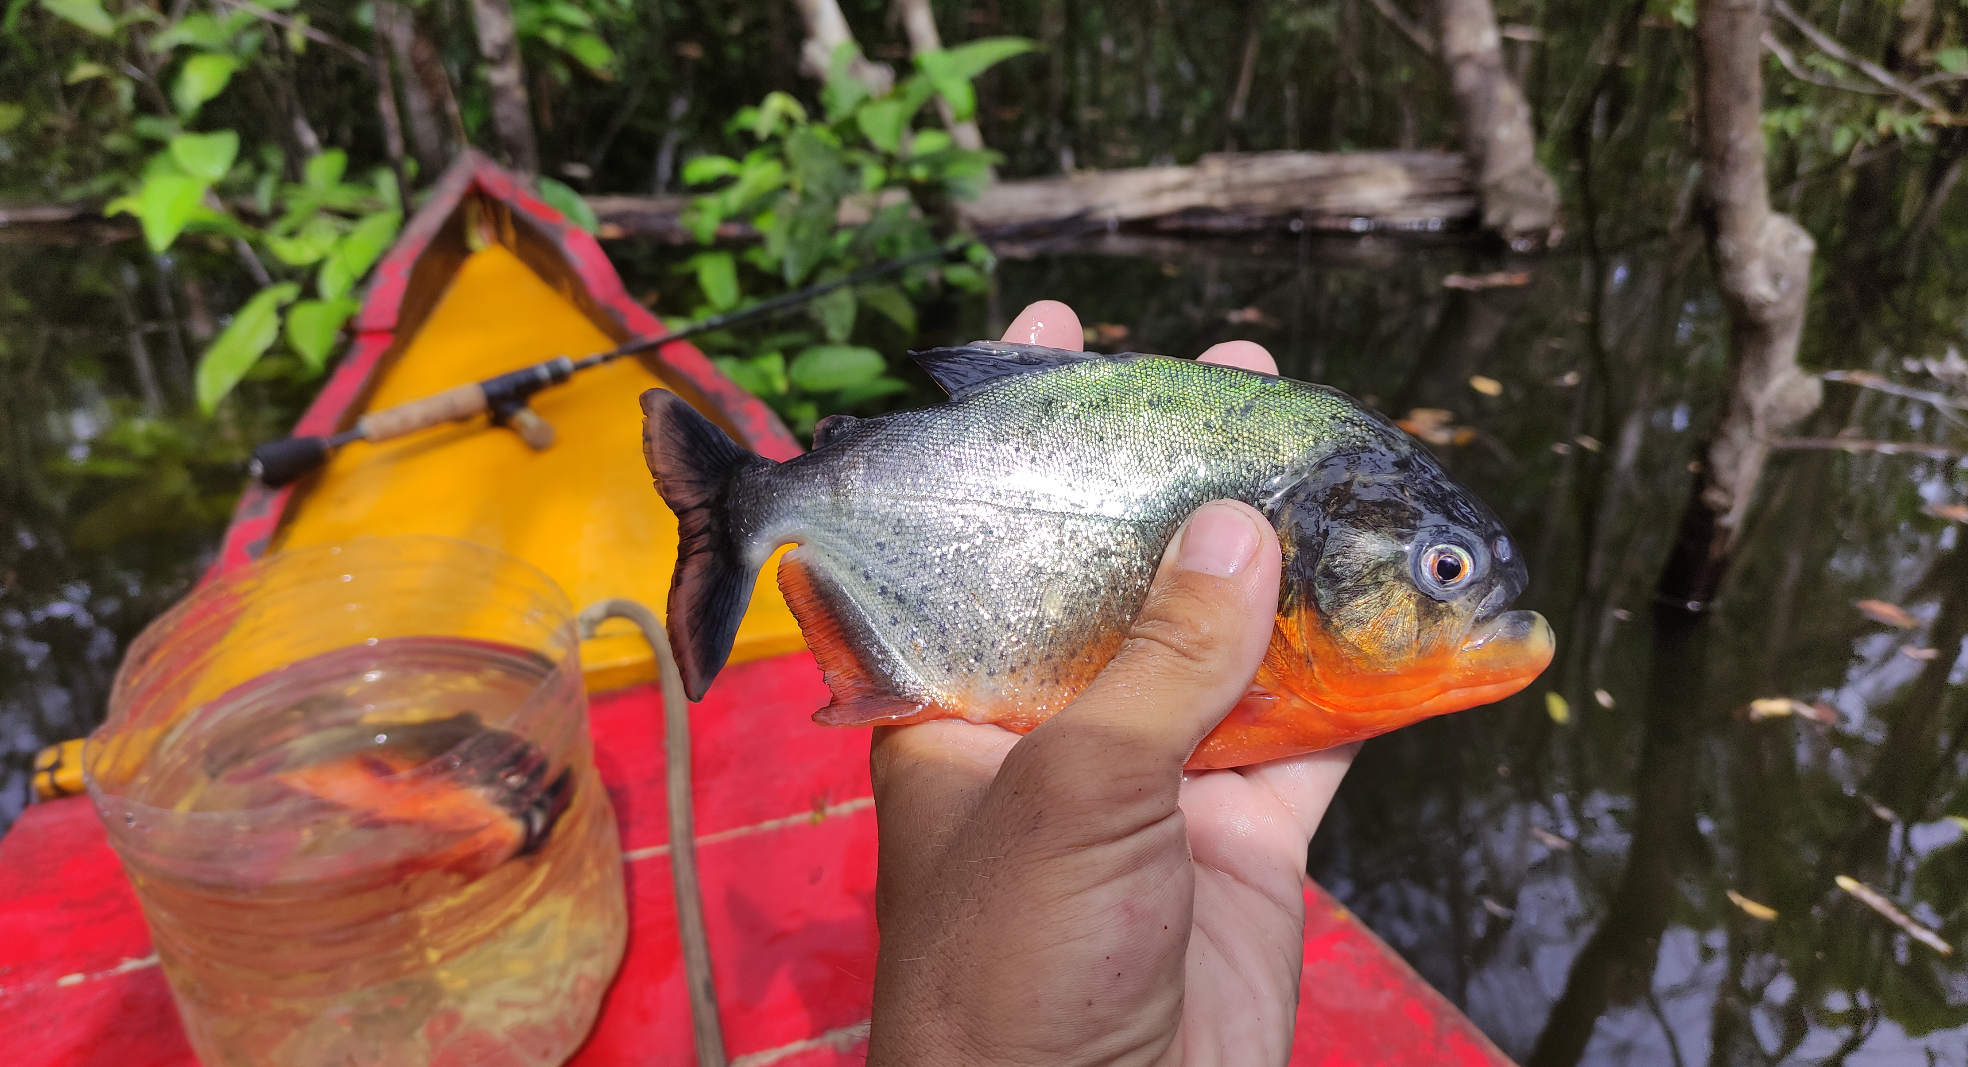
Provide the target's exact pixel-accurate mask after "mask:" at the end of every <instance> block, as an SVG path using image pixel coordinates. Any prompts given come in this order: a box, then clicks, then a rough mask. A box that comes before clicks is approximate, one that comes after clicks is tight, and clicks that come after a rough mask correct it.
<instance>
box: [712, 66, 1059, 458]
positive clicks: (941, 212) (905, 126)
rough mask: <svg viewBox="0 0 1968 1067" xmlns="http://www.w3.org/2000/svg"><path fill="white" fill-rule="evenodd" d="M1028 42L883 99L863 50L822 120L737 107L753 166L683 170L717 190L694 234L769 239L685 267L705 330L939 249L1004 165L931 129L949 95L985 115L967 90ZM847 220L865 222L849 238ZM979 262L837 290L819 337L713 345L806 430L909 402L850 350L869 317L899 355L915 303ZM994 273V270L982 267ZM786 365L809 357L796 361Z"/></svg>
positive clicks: (921, 71)
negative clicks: (894, 340)
mask: <svg viewBox="0 0 1968 1067" xmlns="http://www.w3.org/2000/svg"><path fill="white" fill-rule="evenodd" d="M1031 48H1032V45H1031V43H1030V42H1028V41H1025V40H1023V39H1020V38H1008V37H999V38H987V39H985V40H981V41H974V42H971V43H969V44H966V45H962V46H960V47H957V48H954V49H950V50H947V51H943V52H936V53H931V54H927V55H924V56H922V57H920V58H919V60H918V62H917V70H916V71H915V72H914V73H912V74H910V75H909V76H908V77H906V78H903V79H902V80H901V81H900V82H898V83H897V84H896V85H894V86H893V87H892V88H890V89H889V90H888V91H886V92H883V93H874V92H872V91H871V90H870V89H869V88H868V86H867V85H865V84H864V83H862V82H861V81H859V80H857V79H856V78H855V77H853V75H852V74H851V73H850V69H851V67H852V63H853V60H854V59H855V56H854V53H853V52H852V51H851V50H850V49H849V48H848V47H847V46H843V47H842V49H841V50H840V51H838V52H837V53H836V54H835V55H834V57H833V63H832V67H831V74H830V76H829V78H828V79H827V83H826V86H825V87H824V88H823V90H822V91H821V94H820V99H821V104H822V114H821V115H820V116H818V117H816V116H814V115H812V114H811V113H810V112H809V111H808V109H807V108H806V107H805V106H804V105H802V104H801V103H800V102H799V101H798V100H796V99H795V98H793V97H792V96H790V95H788V94H786V93H783V92H773V93H768V94H767V95H766V96H765V98H764V99H762V100H761V101H760V102H759V103H758V105H757V106H755V107H748V108H744V109H741V110H740V111H739V112H738V113H737V114H736V115H734V116H733V117H732V118H731V120H730V121H729V122H728V123H726V129H727V131H729V132H730V133H731V134H732V135H734V136H736V137H738V138H739V139H740V141H741V142H744V141H747V140H749V141H750V143H751V147H750V149H749V150H748V151H746V152H744V154H743V155H728V156H727V155H707V156H699V157H697V158H695V159H693V160H691V161H690V162H689V163H687V164H685V166H684V168H683V174H682V177H683V180H684V182H685V183H687V184H689V185H693V186H698V187H710V188H709V189H708V191H705V192H703V193H700V194H699V195H698V196H697V197H695V198H694V199H693V200H692V201H691V209H690V212H689V213H688V214H687V215H686V216H685V224H686V225H688V226H689V227H690V228H691V230H692V232H693V233H694V234H695V235H696V237H697V239H698V241H699V242H701V243H703V244H707V245H708V244H710V243H711V242H712V241H713V240H714V239H715V238H716V236H717V234H718V232H719V230H720V228H721V227H723V226H726V225H730V224H747V225H750V226H751V227H753V228H755V229H756V230H757V231H758V233H759V236H760V238H761V242H760V244H759V245H758V246H756V247H754V248H751V249H749V250H747V251H746V252H745V253H743V254H742V255H734V254H733V253H730V252H726V251H705V252H702V253H699V254H698V255H695V256H693V257H691V258H690V259H689V260H688V261H687V262H685V263H684V264H683V265H682V267H681V268H680V269H682V270H685V271H687V272H689V273H691V274H692V275H693V276H694V277H695V280H696V282H697V288H698V292H699V293H700V294H701V296H702V299H703V303H702V305H701V306H700V307H698V308H697V309H695V311H694V312H693V317H696V316H701V315H704V314H708V313H712V312H719V311H727V310H731V309H733V308H737V307H742V306H744V305H745V304H746V303H747V302H748V301H753V300H758V299H764V298H766V297H769V296H772V295H774V294H775V293H779V292H784V291H786V290H788V289H792V288H796V287H799V286H803V285H809V284H812V283H815V282H824V281H830V280H832V279H835V278H839V277H842V276H843V275H846V274H848V273H850V272H851V271H854V270H856V269H858V268H860V267H863V266H866V265H868V264H871V263H874V262H877V261H880V260H882V259H886V258H890V257H895V256H902V255H908V254H910V253H914V252H920V251H923V250H926V249H930V248H933V247H935V246H936V245H937V244H938V243H939V242H941V241H943V240H945V239H946V238H947V236H948V230H949V226H950V217H951V216H950V214H949V210H948V205H949V204H950V203H952V202H953V201H958V200H963V199H968V198H970V197H973V196H975V195H976V194H977V193H978V192H979V191H980V190H981V189H982V188H983V185H984V183H985V182H986V181H988V180H989V176H990V171H991V167H992V165H993V164H994V163H995V162H996V161H997V159H998V157H997V156H996V155H994V154H993V153H990V152H983V151H969V150H965V149H962V148H959V147H957V146H956V144H955V142H954V141H953V140H952V139H951V137H950V135H949V134H948V133H947V132H945V131H943V130H941V129H937V128H934V127H929V126H925V125H921V124H922V123H923V122H924V121H925V119H926V118H928V117H929V116H930V114H931V112H930V111H929V109H928V105H929V104H930V103H931V101H933V100H935V99H937V98H938V97H941V98H942V99H943V100H945V101H947V102H948V103H949V105H950V108H951V110H952V112H953V113H955V114H956V115H958V116H960V117H961V116H968V115H969V114H971V113H972V112H973V111H974V110H975V107H976V96H975V93H974V92H973V90H972V89H971V81H972V80H973V79H975V78H976V77H977V76H978V75H979V74H982V73H983V72H984V71H985V70H987V69H989V68H990V67H992V66H993V65H995V64H997V63H1000V62H1002V61H1004V60H1006V59H1009V58H1011V57H1013V56H1016V55H1020V54H1022V53H1024V52H1028V51H1030V50H1031ZM843 215H847V216H850V217H852V216H859V217H862V218H865V220H866V221H865V222H860V223H859V224H856V225H848V226H843V225H841V219H842V217H843ZM974 248H975V253H976V254H975V257H974V259H973V260H972V261H971V262H968V263H958V264H954V265H949V266H944V267H941V268H934V267H928V268H925V269H923V270H921V271H919V272H917V274H916V276H914V277H909V278H905V279H903V280H901V281H900V282H898V283H888V284H883V285H881V286H879V287H877V288H875V289H873V290H872V291H869V292H862V293H857V292H855V291H853V290H851V289H837V290H834V291H833V292H831V293H828V294H826V295H825V296H823V297H820V298H818V299H816V300H813V301H812V302H811V303H810V304H809V305H808V307H807V313H808V318H809V320H810V323H811V325H810V327H809V328H807V329H803V330H795V331H793V332H791V333H787V334H781V335H778V336H776V337H775V338H774V339H773V340H774V343H772V344H770V345H763V344H761V345H758V346H755V347H753V348H752V351H760V350H763V352H764V354H763V355H747V354H744V352H743V349H744V348H745V347H746V346H744V345H743V344H742V342H741V341H740V340H739V339H738V338H736V337H728V336H727V337H711V338H708V339H706V340H705V341H704V342H703V343H704V344H705V345H706V347H708V348H710V349H711V350H712V351H713V352H714V353H716V354H717V358H718V360H719V362H718V365H719V366H720V367H723V368H725V370H726V373H728V374H730V375H731V377H732V378H733V380H735V381H737V382H739V383H740V384H741V385H743V386H744V387H745V388H747V389H749V390H750V391H752V392H753V393H756V394H757V395H759V396H761V397H763V398H764V399H765V400H766V401H767V402H768V403H771V404H772V405H773V406H774V407H775V408H777V409H778V410H779V412H780V414H782V415H784V416H785V417H786V418H787V419H788V420H789V421H790V422H791V423H792V424H793V426H794V428H795V429H796V430H799V431H800V432H805V431H807V430H808V429H810V428H811V426H812V424H813V421H814V420H815V419H816V418H818V417H819V415H821V414H824V413H826V412H828V411H840V410H845V409H847V408H851V407H855V406H857V405H860V404H864V403H868V402H870V401H872V400H875V399H879V398H881V397H884V396H890V395H893V394H895V393H897V392H900V391H903V390H905V389H906V388H907V386H906V385H905V384H904V383H903V382H902V381H901V380H900V379H899V378H897V377H895V376H893V375H891V374H890V373H889V366H890V363H889V360H888V359H885V358H884V357H883V356H882V353H881V351H880V350H878V349H877V348H875V347H873V346H871V345H869V344H857V343H853V341H854V339H855V338H856V336H857V334H859V333H861V332H863V331H865V330H868V329H871V328H873V327H872V326H871V325H870V324H869V321H868V317H867V316H862V315H860V314H859V311H860V308H861V306H862V305H863V304H866V305H867V306H868V307H869V308H871V309H872V310H874V311H875V312H876V313H877V314H876V316H875V318H876V319H877V320H879V322H881V323H883V324H886V326H887V327H892V331H891V333H890V335H889V336H891V337H893V336H894V335H896V334H899V336H900V340H901V342H903V343H902V344H896V345H893V348H892V349H891V351H892V352H893V355H894V356H895V357H897V358H899V357H900V355H901V350H902V348H904V347H905V346H906V342H907V341H908V340H909V338H911V337H912V336H913V335H914V333H915V330H916V325H917V322H918V319H919V315H918V313H917V307H916V305H917V303H918V302H921V301H925V300H928V299H931V298H932V297H933V296H934V295H935V294H936V293H937V292H939V291H941V290H942V289H944V288H946V287H954V288H958V289H963V290H975V289H978V288H981V287H982V286H984V285H986V284H987V279H986V276H985V274H984V273H983V271H984V270H988V269H989V266H990V258H989V255H988V253H985V252H984V251H983V249H982V247H981V246H974ZM980 268H982V269H980ZM783 352H795V353H797V354H796V355H795V356H794V357H793V359H792V361H791V362H790V364H789V363H787V361H786V360H785V359H784V357H783V355H782V353H783Z"/></svg>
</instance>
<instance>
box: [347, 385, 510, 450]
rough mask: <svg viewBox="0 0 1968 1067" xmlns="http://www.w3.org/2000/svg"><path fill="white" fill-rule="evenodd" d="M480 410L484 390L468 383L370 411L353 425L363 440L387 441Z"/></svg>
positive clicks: (483, 403)
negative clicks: (420, 398)
mask: <svg viewBox="0 0 1968 1067" xmlns="http://www.w3.org/2000/svg"><path fill="white" fill-rule="evenodd" d="M484 410H485V390H484V389H482V388H480V387H479V384H478V383H477V382H468V383H466V384H464V385H459V386H454V387H452V388H450V389H446V390H445V391H443V392H441V393H436V394H433V395H431V396H427V397H425V398H423V399H422V400H412V401H410V402H408V403H404V404H398V405H396V406H395V407H393V408H384V409H383V410H381V411H372V412H370V413H369V414H367V415H364V416H362V420H361V421H360V422H358V423H356V425H357V426H358V427H359V428H361V430H362V439H363V440H365V441H387V440H389V439H390V438H392V437H401V436H403V435H404V434H406V433H409V432H410V431H412V430H421V429H423V428H424V427H426V426H435V425H437V424H438V423H440V422H450V421H452V420H454V419H463V418H469V417H471V416H473V415H476V414H478V413H479V412H481V411H484Z"/></svg>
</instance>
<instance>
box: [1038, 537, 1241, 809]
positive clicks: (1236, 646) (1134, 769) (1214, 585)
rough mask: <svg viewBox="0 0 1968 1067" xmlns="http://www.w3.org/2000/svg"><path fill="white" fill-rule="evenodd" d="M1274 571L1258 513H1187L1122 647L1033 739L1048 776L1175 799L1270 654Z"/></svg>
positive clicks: (1117, 795) (1121, 794)
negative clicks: (1192, 764)
mask: <svg viewBox="0 0 1968 1067" xmlns="http://www.w3.org/2000/svg"><path fill="white" fill-rule="evenodd" d="M1278 570H1279V556H1278V537H1277V534H1276V532H1275V531H1273V530H1272V528H1271V523H1270V522H1269V521H1267V520H1266V519H1265V518H1264V516H1262V515H1260V514H1258V512H1257V509H1255V508H1253V507H1251V506H1250V505H1248V504H1243V503H1239V502H1236V501H1229V500H1219V501H1216V502H1215V503H1212V504H1206V505H1204V506H1203V507H1202V508H1201V509H1199V510H1198V511H1197V512H1196V513H1195V514H1194V515H1191V516H1190V517H1189V521H1188V522H1187V523H1185V524H1184V525H1183V527H1182V529H1181V530H1180V531H1179V532H1178V533H1177V534H1176V536H1175V538H1174V539H1173V540H1172V541H1170V543H1169V546H1168V549H1167V550H1166V551H1165V552H1164V553H1163V556H1162V562H1161V566H1160V568H1159V570H1158V571H1157V573H1156V575H1155V583H1154V585H1153V587H1151V588H1150V590H1149V592H1148V599H1147V601H1146V603H1144V604H1143V606H1142V609H1141V614H1140V616H1139V617H1138V618H1137V619H1136V620H1135V622H1134V625H1133V627H1132V629H1131V630H1130V631H1129V633H1128V637H1127V641H1126V643H1125V644H1123V645H1122V646H1121V650H1120V651H1119V652H1118V653H1116V654H1115V656H1114V658H1113V660H1112V661H1111V662H1110V663H1108V664H1107V666H1106V668H1105V669H1104V670H1102V671H1101V672H1100V675H1099V676H1098V677H1097V678H1095V679H1094V680H1093V682H1092V684H1091V685H1089V686H1088V687H1087V688H1086V690H1085V691H1084V692H1082V693H1081V694H1080V696H1079V697H1078V698H1077V699H1075V700H1074V701H1073V702H1072V703H1071V704H1069V705H1068V706H1067V707H1065V708H1063V709H1061V710H1060V712H1059V714H1057V715H1055V716H1053V717H1052V718H1051V719H1050V720H1048V721H1047V722H1045V723H1044V724H1042V725H1040V726H1039V727H1038V729H1036V730H1034V731H1033V732H1032V734H1031V736H1030V737H1029V738H1028V739H1027V743H1028V744H1029V745H1030V747H1031V748H1032V749H1034V750H1043V754H1044V757H1045V758H1044V760H1043V762H1045V763H1046V764H1047V765H1048V767H1047V771H1046V774H1047V776H1048V777H1051V776H1053V775H1055V774H1058V775H1064V776H1066V777H1067V778H1069V779H1070V780H1076V781H1082V782H1087V783H1090V784H1091V783H1095V782H1098V783H1104V786H1103V787H1102V788H1104V789H1105V790H1111V791H1112V792H1110V793H1109V798H1110V799H1122V798H1127V799H1139V798H1141V791H1142V790H1144V789H1147V790H1150V791H1151V792H1155V793H1161V792H1164V791H1165V792H1166V794H1167V797H1166V800H1167V803H1168V804H1169V805H1170V806H1173V805H1174V803H1175V794H1176V788H1177V786H1178V784H1179V783H1180V780H1181V770H1182V765H1183V763H1185V762H1186V761H1187V760H1188V759H1189V756H1190V754H1191V753H1192V752H1194V751H1195V749H1196V745H1197V744H1198V743H1200V742H1201V741H1202V739H1203V737H1204V736H1205V735H1207V734H1208V733H1209V731H1210V730H1211V729H1213V728H1214V727H1215V726H1216V724H1217V723H1218V722H1220V721H1222V719H1223V716H1224V715H1226V714H1228V713H1229V711H1230V709H1231V708H1232V707H1233V706H1235V705H1236V703H1237V701H1238V700H1239V699H1240V698H1241V697H1242V696H1243V695H1244V692H1245V691H1246V690H1247V689H1248V688H1249V686H1250V681H1251V677H1252V675H1254V674H1256V673H1257V667H1258V664H1259V663H1261V662H1262V661H1263V659H1264V650H1265V648H1266V647H1267V646H1268V645H1269V644H1270V640H1271V631H1272V627H1273V626H1274V625H1275V623H1274V619H1275V616H1276V613H1277V608H1278ZM1020 747H1025V746H1023V745H1021V746H1020ZM1040 754H1041V753H1040V752H1039V751H1035V752H1033V753H1032V755H1033V757H1035V758H1036V757H1038V756H1039V755H1040ZM1014 755H1016V754H1014ZM1082 761H1085V763H1086V764H1087V765H1086V766H1085V767H1077V766H1075V767H1073V768H1070V769H1069V768H1066V767H1060V766H1058V764H1059V763H1061V762H1065V763H1069V764H1076V765H1077V764H1079V763H1081V762H1082ZM1076 771H1083V772H1085V773H1083V774H1082V773H1075V772H1076ZM1088 799H1094V798H1091V797H1090V798H1088Z"/></svg>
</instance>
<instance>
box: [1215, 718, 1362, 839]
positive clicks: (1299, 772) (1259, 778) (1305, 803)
mask: <svg viewBox="0 0 1968 1067" xmlns="http://www.w3.org/2000/svg"><path fill="white" fill-rule="evenodd" d="M1360 744H1361V743H1360V742H1358V741H1355V742H1353V743H1352V744H1350V745H1341V746H1339V747H1338V748H1329V749H1326V750H1325V751H1323V752H1307V753H1306V754H1305V755H1303V756H1291V757H1287V758H1285V759H1277V760H1271V761H1269V762H1267V763H1259V764H1256V765H1255V766H1251V767H1243V768H1239V769H1238V771H1237V773H1238V774H1241V775H1243V776H1244V779H1245V780H1246V781H1248V782H1250V783H1251V784H1252V785H1255V786H1257V787H1258V788H1260V789H1262V790H1263V791H1264V792H1266V793H1268V794H1269V795H1271V796H1272V797H1274V798H1276V800H1277V802H1278V806H1279V807H1280V808H1282V809H1283V810H1284V811H1285V812H1286V813H1287V814H1288V815H1290V817H1291V819H1292V822H1293V823H1294V824H1295V825H1296V827H1297V829H1298V835H1299V844H1298V850H1299V851H1300V852H1303V851H1304V850H1305V846H1306V845H1309V844H1311V843H1312V835H1313V834H1314V833H1315V832H1317V830H1318V829H1319V823H1320V822H1321V821H1323V820H1324V819H1325V817H1326V809H1327V808H1329V807H1331V806H1332V798H1333V794H1334V793H1337V792H1338V791H1339V783H1340V781H1341V780H1342V779H1344V778H1345V777H1346V770H1347V768H1348V767H1351V766H1352V765H1353V757H1355V756H1357V755H1359V754H1360Z"/></svg>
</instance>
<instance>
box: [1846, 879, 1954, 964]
mask: <svg viewBox="0 0 1968 1067" xmlns="http://www.w3.org/2000/svg"><path fill="white" fill-rule="evenodd" d="M1834 881H1836V882H1837V883H1838V888H1840V889H1843V890H1844V891H1845V892H1847V893H1850V894H1851V895H1852V896H1853V897H1855V898H1856V899H1857V900H1858V901H1859V903H1861V904H1864V905H1865V906H1866V907H1868V908H1871V909H1872V910H1874V911H1876V912H1878V913H1879V914H1881V915H1883V916H1885V917H1886V918H1887V920H1888V921H1890V922H1891V923H1892V924H1893V925H1894V926H1897V927H1899V928H1900V929H1902V930H1905V931H1906V932H1907V935H1908V936H1909V937H1912V938H1913V939H1914V940H1915V941H1918V942H1920V943H1921V944H1923V945H1926V946H1927V947H1928V948H1931V949H1933V950H1934V951H1935V952H1938V953H1940V954H1941V955H1943V956H1952V955H1954V946H1953V945H1950V944H1948V943H1947V942H1946V941H1943V940H1941V935H1939V934H1937V933H1935V932H1934V931H1932V930H1929V929H1927V928H1926V927H1925V926H1922V925H1920V924H1919V923H1917V922H1914V921H1913V918H1912V917H1911V916H1909V915H1908V914H1907V913H1906V912H1903V911H1901V910H1900V909H1899V908H1898V907H1897V906H1896V905H1895V904H1894V903H1893V902H1892V901H1890V900H1888V899H1886V897H1885V895H1884V894H1882V893H1880V892H1879V891H1878V890H1876V889H1874V888H1872V887H1871V886H1869V885H1866V884H1865V883H1863V882H1861V881H1859V880H1858V879H1856V878H1849V877H1847V876H1845V875H1842V874H1841V875H1839V876H1838V877H1837V878H1836V879H1834Z"/></svg>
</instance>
